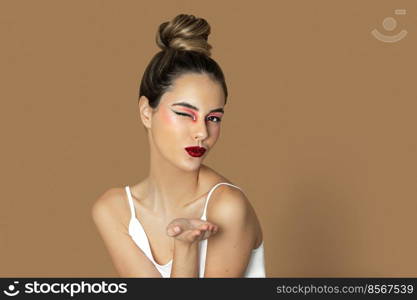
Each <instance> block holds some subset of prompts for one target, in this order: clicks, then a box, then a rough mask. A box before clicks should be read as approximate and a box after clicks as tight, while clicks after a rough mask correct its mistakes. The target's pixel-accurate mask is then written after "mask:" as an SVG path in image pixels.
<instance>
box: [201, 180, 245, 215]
mask: <svg viewBox="0 0 417 300" xmlns="http://www.w3.org/2000/svg"><path fill="white" fill-rule="evenodd" d="M221 184H227V185H230V186H233V187H235V188H238V189H239V190H241V191H242V189H241V188H240V187H238V186H236V185H233V184H231V183H228V182H219V183H218V184H216V185H215V186H213V187H212V188H211V190H210V192H209V193H208V195H207V199H206V204H205V205H204V212H203V216H202V217H201V219H202V220H205V221H206V220H207V216H206V213H207V206H208V202H209V200H210V196H211V194H212V193H213V192H214V190H215V189H216V188H217V187H218V186H220V185H221Z"/></svg>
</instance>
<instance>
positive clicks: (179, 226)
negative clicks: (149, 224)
mask: <svg viewBox="0 0 417 300" xmlns="http://www.w3.org/2000/svg"><path fill="white" fill-rule="evenodd" d="M217 231H218V226H217V225H214V224H213V223H210V222H208V221H203V220H200V219H188V218H177V219H174V220H172V221H171V223H169V224H168V226H167V235H168V236H170V237H173V238H175V239H177V240H179V241H181V242H186V243H194V242H195V241H202V240H204V239H207V238H209V237H210V236H212V235H214V234H216V233H217Z"/></svg>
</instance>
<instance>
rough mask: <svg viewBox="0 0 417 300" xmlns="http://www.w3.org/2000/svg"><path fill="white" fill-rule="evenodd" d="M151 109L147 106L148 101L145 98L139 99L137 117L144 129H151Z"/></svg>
mask: <svg viewBox="0 0 417 300" xmlns="http://www.w3.org/2000/svg"><path fill="white" fill-rule="evenodd" d="M152 111H153V109H152V107H151V106H150V105H149V99H148V98H147V97H146V96H141V97H140V98H139V115H140V118H141V120H142V123H143V125H144V126H145V127H146V128H148V129H149V128H151V123H152V122H151V121H152Z"/></svg>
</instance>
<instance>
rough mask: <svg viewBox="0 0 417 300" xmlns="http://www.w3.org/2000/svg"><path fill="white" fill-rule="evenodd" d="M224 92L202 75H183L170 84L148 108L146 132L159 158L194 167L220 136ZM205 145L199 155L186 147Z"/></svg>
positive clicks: (189, 168)
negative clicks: (153, 107)
mask: <svg viewBox="0 0 417 300" xmlns="http://www.w3.org/2000/svg"><path fill="white" fill-rule="evenodd" d="M224 104H225V95H224V92H223V89H222V87H221V85H220V84H219V83H218V82H216V81H213V80H212V79H211V78H210V77H209V76H208V75H206V74H195V73H192V74H184V75H182V76H180V77H178V78H177V79H176V80H174V82H173V83H172V86H171V88H170V89H168V90H167V91H166V92H165V93H164V94H163V95H162V97H161V100H160V103H159V105H158V107H157V108H156V109H155V110H153V111H152V118H151V122H150V124H151V127H150V128H149V133H150V135H151V142H152V143H153V147H154V148H155V150H156V151H159V153H160V154H161V156H162V157H164V158H165V159H166V160H168V161H170V162H171V163H173V164H174V165H177V166H179V167H180V168H184V169H187V170H195V169H198V167H199V166H200V165H201V163H202V161H203V159H204V158H205V157H206V156H207V154H208V152H209V151H210V149H211V148H212V147H213V146H214V145H215V143H216V142H217V139H218V138H219V135H220V127H221V121H222V118H223V113H224V112H223V107H224ZM193 146H200V147H203V148H205V150H206V151H205V152H204V154H203V155H202V156H200V157H196V156H192V155H191V154H189V152H188V151H186V150H185V149H186V148H187V147H193Z"/></svg>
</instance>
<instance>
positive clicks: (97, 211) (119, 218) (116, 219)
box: [91, 187, 129, 229]
mask: <svg viewBox="0 0 417 300" xmlns="http://www.w3.org/2000/svg"><path fill="white" fill-rule="evenodd" d="M128 212H129V208H128V203H127V197H126V196H125V192H124V189H123V188H120V187H112V188H109V189H107V190H105V191H104V192H103V193H102V194H101V195H100V196H99V197H98V198H97V199H96V200H95V201H94V203H93V204H92V206H91V215H92V218H93V220H94V222H95V223H96V224H97V225H98V226H99V225H100V224H102V223H103V222H109V223H110V222H111V223H113V224H114V225H116V226H120V227H119V228H123V229H127V224H128V220H129V214H128Z"/></svg>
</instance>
